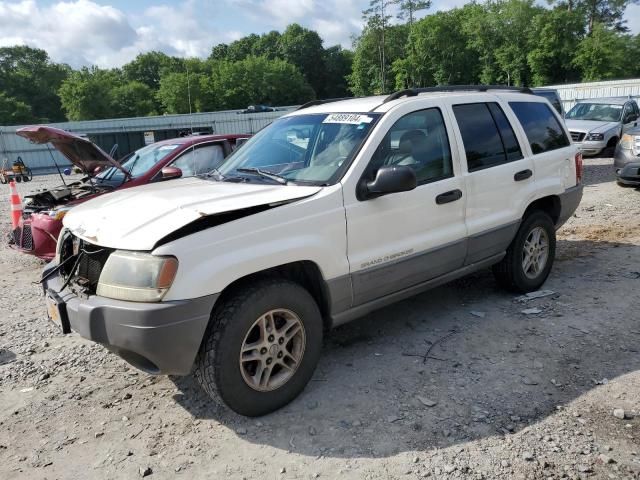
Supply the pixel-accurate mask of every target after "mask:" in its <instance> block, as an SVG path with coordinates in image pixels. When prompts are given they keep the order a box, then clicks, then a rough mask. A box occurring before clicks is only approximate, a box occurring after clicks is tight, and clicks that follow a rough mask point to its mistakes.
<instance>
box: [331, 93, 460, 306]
mask: <svg viewBox="0 0 640 480" xmlns="http://www.w3.org/2000/svg"><path fill="white" fill-rule="evenodd" d="M420 105H423V106H422V107H420ZM384 118H385V120H387V121H386V123H385V125H388V126H387V127H386V128H387V130H386V132H385V133H384V136H383V137H382V140H380V141H379V142H378V143H377V146H375V147H374V148H375V151H373V153H372V155H370V159H369V161H366V162H364V164H365V165H366V167H365V168H364V172H359V173H357V174H356V175H355V176H354V180H355V181H351V182H349V183H347V184H345V185H344V189H343V191H344V196H345V209H346V215H347V239H348V252H347V254H348V258H349V263H350V266H351V273H352V277H351V278H352V285H353V293H354V305H360V304H363V303H366V302H369V301H372V300H375V299H377V298H379V297H383V296H385V295H388V294H392V293H394V292H398V291H401V290H404V289H406V288H409V287H411V286H414V285H417V284H419V283H421V282H424V281H426V280H429V279H431V278H434V277H437V276H440V275H442V274H444V273H447V272H449V271H452V270H455V269H457V268H460V267H461V266H462V264H463V262H464V257H465V254H466V227H465V224H464V202H465V197H464V190H465V186H464V183H463V181H462V178H461V176H460V170H459V162H458V159H457V158H456V157H457V149H456V148H455V139H454V138H453V136H452V133H451V132H452V129H451V125H450V124H447V122H446V121H445V116H444V115H443V111H442V107H441V106H440V105H437V106H434V105H433V101H431V102H426V101H424V100H422V101H416V102H407V103H406V104H403V105H401V106H400V107H399V108H398V109H397V110H395V111H393V112H390V113H388V114H387V115H386V116H385V117H384ZM381 127H382V126H381ZM452 145H453V148H452ZM359 163H362V162H359ZM392 165H404V166H408V167H410V168H412V169H413V170H414V171H415V172H416V176H417V179H418V186H417V188H415V189H414V190H411V191H408V192H401V193H394V194H389V195H385V196H382V197H378V198H372V199H364V198H359V195H358V185H360V184H361V183H362V182H366V181H369V180H372V179H373V178H375V175H376V172H377V170H378V169H379V168H380V167H382V166H392Z"/></svg>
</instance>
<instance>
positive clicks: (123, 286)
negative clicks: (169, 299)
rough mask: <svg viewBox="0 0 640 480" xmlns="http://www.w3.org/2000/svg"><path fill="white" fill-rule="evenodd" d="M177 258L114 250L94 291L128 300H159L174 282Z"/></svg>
mask: <svg viewBox="0 0 640 480" xmlns="http://www.w3.org/2000/svg"><path fill="white" fill-rule="evenodd" d="M177 270H178V259H177V258H175V257H160V256H156V255H151V254H149V253H142V252H127V251H122V250H117V251H115V252H113V253H112V254H111V255H110V256H109V258H108V259H107V262H106V263H105V265H104V268H103V269H102V272H101V273H100V281H99V282H98V288H97V291H96V293H97V294H98V295H100V296H102V297H108V298H114V299H117V300H127V301H130V302H159V301H160V300H162V297H164V295H165V293H167V290H169V287H171V284H172V283H173V279H174V278H175V276H176V271H177Z"/></svg>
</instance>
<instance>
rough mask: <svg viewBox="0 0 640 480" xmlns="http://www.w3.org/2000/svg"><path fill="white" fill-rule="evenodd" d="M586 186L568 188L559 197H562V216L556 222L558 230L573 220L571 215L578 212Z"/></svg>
mask: <svg viewBox="0 0 640 480" xmlns="http://www.w3.org/2000/svg"><path fill="white" fill-rule="evenodd" d="M583 190H584V186H583V185H582V184H580V185H576V186H575V187H571V188H568V189H566V190H565V191H564V193H561V194H560V195H558V196H559V197H560V215H559V216H558V221H557V222H556V228H560V227H561V226H562V225H564V223H565V222H566V221H567V220H569V218H571V215H573V213H574V212H575V211H576V209H577V208H578V205H580V201H581V200H582V191H583Z"/></svg>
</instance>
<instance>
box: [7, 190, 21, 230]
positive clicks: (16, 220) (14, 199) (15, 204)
mask: <svg viewBox="0 0 640 480" xmlns="http://www.w3.org/2000/svg"><path fill="white" fill-rule="evenodd" d="M9 188H10V189H11V229H12V230H15V229H16V228H18V226H19V225H20V221H21V220H22V201H21V200H20V195H18V189H17V188H16V182H14V181H13V180H11V182H10V183H9Z"/></svg>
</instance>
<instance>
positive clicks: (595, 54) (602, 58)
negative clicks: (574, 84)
mask: <svg viewBox="0 0 640 480" xmlns="http://www.w3.org/2000/svg"><path fill="white" fill-rule="evenodd" d="M631 40H632V38H631V37H630V36H629V35H622V34H620V33H618V32H616V31H614V30H611V29H608V28H607V27H605V26H604V25H603V24H601V23H596V24H595V25H594V26H593V31H592V32H591V35H589V36H587V37H585V38H584V39H583V40H582V42H580V45H579V46H578V49H577V51H576V55H575V58H574V59H573V65H574V66H575V67H577V68H578V69H579V71H580V72H581V74H582V81H586V82H589V81H599V80H609V79H614V78H625V77H627V76H629V74H630V73H631V71H630V70H629V62H628V59H629V58H631V57H630V56H628V55H629V50H630V48H631V47H632V43H631ZM632 68H636V69H637V67H632Z"/></svg>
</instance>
